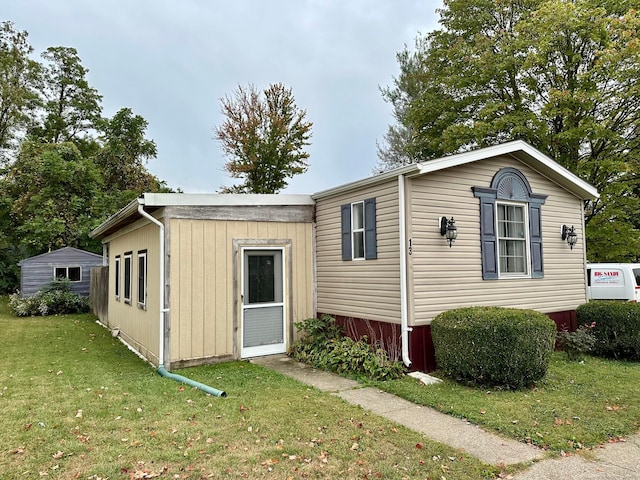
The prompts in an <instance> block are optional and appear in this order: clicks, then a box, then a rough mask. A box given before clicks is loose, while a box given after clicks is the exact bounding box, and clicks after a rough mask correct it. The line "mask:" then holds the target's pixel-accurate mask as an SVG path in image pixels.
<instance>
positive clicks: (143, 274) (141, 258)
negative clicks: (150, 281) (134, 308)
mask: <svg viewBox="0 0 640 480" xmlns="http://www.w3.org/2000/svg"><path fill="white" fill-rule="evenodd" d="M146 306H147V251H146V250H142V251H139V252H138V307H140V308H146Z"/></svg>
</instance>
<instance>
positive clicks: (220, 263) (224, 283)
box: [211, 222, 233, 355]
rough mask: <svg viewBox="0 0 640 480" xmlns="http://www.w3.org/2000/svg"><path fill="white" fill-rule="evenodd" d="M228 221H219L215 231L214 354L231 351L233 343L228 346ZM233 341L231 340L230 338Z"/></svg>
mask: <svg viewBox="0 0 640 480" xmlns="http://www.w3.org/2000/svg"><path fill="white" fill-rule="evenodd" d="M228 228H229V225H228V222H219V223H218V226H217V228H216V233H215V235H216V236H215V256H216V268H215V271H214V274H215V299H216V309H215V315H214V317H213V322H214V323H215V328H214V329H213V331H212V332H211V333H212V335H213V341H214V344H215V350H214V351H215V352H216V355H221V354H225V353H229V354H230V353H233V343H231V348H229V341H228V340H227V338H228V337H231V338H232V337H233V329H232V328H230V327H229V324H230V323H231V322H233V315H229V311H233V305H232V304H231V302H232V301H233V300H232V298H231V297H232V294H230V291H232V285H231V282H232V280H231V278H232V277H231V276H232V270H231V268H230V267H229V265H230V262H231V261H232V259H231V258H230V257H231V253H230V249H229V245H228V243H229V242H228V238H229V233H228ZM232 341H233V340H232Z"/></svg>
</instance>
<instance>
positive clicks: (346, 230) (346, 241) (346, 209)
mask: <svg viewBox="0 0 640 480" xmlns="http://www.w3.org/2000/svg"><path fill="white" fill-rule="evenodd" d="M340 214H341V215H340V216H341V225H342V260H351V204H350V203H347V204H345V205H342V207H340Z"/></svg>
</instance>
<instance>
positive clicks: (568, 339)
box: [557, 322, 596, 361]
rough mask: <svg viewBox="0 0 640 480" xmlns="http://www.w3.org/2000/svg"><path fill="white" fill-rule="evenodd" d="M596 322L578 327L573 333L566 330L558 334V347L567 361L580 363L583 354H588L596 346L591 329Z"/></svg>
mask: <svg viewBox="0 0 640 480" xmlns="http://www.w3.org/2000/svg"><path fill="white" fill-rule="evenodd" d="M595 326H596V322H592V323H591V324H590V325H580V326H579V327H578V329H577V330H576V331H575V332H570V331H569V330H567V329H566V328H565V329H564V330H562V331H561V332H559V333H558V336H557V339H558V346H559V347H560V348H562V350H563V351H564V352H565V353H566V354H567V357H569V360H572V361H580V360H583V359H584V356H585V354H587V353H590V352H591V351H592V350H593V347H595V345H596V337H595V336H594V335H593V329H594V328H595Z"/></svg>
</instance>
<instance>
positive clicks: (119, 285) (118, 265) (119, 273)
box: [113, 255, 122, 302]
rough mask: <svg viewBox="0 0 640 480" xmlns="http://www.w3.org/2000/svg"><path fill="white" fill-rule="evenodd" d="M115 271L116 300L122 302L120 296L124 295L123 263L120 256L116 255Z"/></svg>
mask: <svg viewBox="0 0 640 480" xmlns="http://www.w3.org/2000/svg"><path fill="white" fill-rule="evenodd" d="M113 269H114V289H115V297H116V300H117V301H118V302H119V301H120V295H121V293H122V278H120V277H122V262H121V261H120V255H116V257H115V259H114V264H113Z"/></svg>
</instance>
